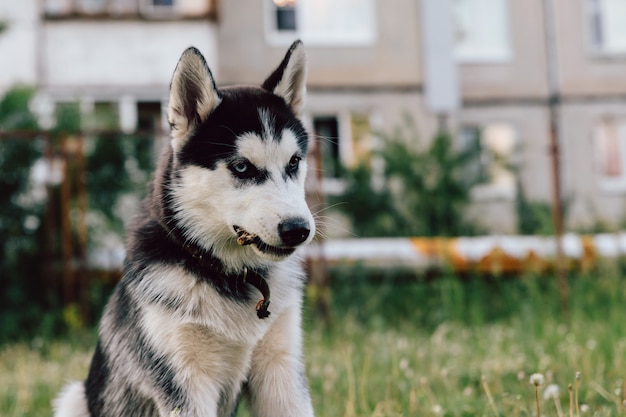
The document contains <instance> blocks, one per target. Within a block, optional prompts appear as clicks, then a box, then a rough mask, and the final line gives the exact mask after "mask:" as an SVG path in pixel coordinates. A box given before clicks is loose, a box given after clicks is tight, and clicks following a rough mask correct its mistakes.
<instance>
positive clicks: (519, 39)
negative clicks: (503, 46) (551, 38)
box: [459, 0, 576, 100]
mask: <svg viewBox="0 0 626 417" xmlns="http://www.w3.org/2000/svg"><path fill="white" fill-rule="evenodd" d="M565 1H568V2H571V0H565ZM542 3H543V1H542V0H510V1H509V2H508V5H509V10H508V11H509V22H510V36H511V48H512V58H511V59H510V60H507V61H504V62H492V63H489V62H487V63H481V62H475V63H471V62H470V63H461V64H460V66H459V75H460V82H461V92H462V97H463V98H464V99H466V100H468V99H469V100H476V99H478V100H494V99H515V100H519V99H528V98H537V97H545V96H546V94H547V76H546V58H545V57H546V50H545V32H544V16H543V9H542ZM572 3H576V2H575V1H574V2H572Z"/></svg>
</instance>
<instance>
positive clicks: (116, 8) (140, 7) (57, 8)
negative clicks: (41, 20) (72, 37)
mask: <svg viewBox="0 0 626 417" xmlns="http://www.w3.org/2000/svg"><path fill="white" fill-rule="evenodd" d="M44 4H45V12H46V16H48V17H64V16H72V15H76V16H81V15H98V16H108V17H113V18H116V17H119V16H137V15H142V16H144V17H157V18H161V17H173V16H174V15H175V12H178V11H179V10H177V8H176V6H177V2H176V0H44ZM182 6H183V7H181V9H182V10H180V12H181V13H183V14H184V15H190V16H193V15H203V14H206V13H208V11H209V9H210V5H209V1H208V0H203V1H197V2H196V1H193V2H187V3H185V4H183V5H182Z"/></svg>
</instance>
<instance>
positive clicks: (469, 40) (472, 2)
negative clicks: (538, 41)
mask: <svg viewBox="0 0 626 417" xmlns="http://www.w3.org/2000/svg"><path fill="white" fill-rule="evenodd" d="M452 18H453V22H454V25H455V39H454V43H455V55H456V57H457V59H458V60H460V61H478V62H482V61H487V62H501V61H507V60H509V59H511V57H512V52H511V41H510V33H509V30H510V28H509V15H508V1H507V0H452Z"/></svg>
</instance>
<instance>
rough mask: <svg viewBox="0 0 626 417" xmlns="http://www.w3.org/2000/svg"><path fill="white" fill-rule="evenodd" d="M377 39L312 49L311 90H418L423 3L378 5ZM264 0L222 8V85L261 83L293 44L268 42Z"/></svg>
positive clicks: (406, 0) (398, 0)
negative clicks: (393, 87)
mask: <svg viewBox="0 0 626 417" xmlns="http://www.w3.org/2000/svg"><path fill="white" fill-rule="evenodd" d="M375 4H376V27H377V29H376V39H375V41H374V42H373V43H372V44H370V45H358V46H346V45H339V46H324V45H319V44H318V45H316V44H311V45H306V44H305V46H306V50H307V56H308V60H309V86H310V87H341V88H350V87H362V86H368V87H372V86H400V87H402V86H407V85H410V86H416V85H420V84H421V82H422V74H421V64H420V56H421V54H420V43H419V27H418V23H417V22H418V21H419V15H418V12H419V10H418V2H417V1H415V0H390V1H376V2H375ZM265 7H266V5H265V4H264V1H260V0H248V1H237V2H234V1H224V2H222V3H221V4H220V30H219V43H220V73H221V77H220V80H219V82H220V83H222V84H231V83H260V82H261V81H262V80H263V79H264V78H265V77H266V76H267V75H268V74H269V72H270V71H271V70H272V69H273V68H274V67H275V66H276V65H277V64H278V63H279V62H280V60H281V59H282V57H283V56H284V54H285V52H286V50H287V48H288V47H289V41H286V42H285V43H284V44H282V45H275V44H274V45H272V44H271V43H270V42H268V40H267V39H266V30H265V26H264V25H265V19H264V16H265V13H266V9H265Z"/></svg>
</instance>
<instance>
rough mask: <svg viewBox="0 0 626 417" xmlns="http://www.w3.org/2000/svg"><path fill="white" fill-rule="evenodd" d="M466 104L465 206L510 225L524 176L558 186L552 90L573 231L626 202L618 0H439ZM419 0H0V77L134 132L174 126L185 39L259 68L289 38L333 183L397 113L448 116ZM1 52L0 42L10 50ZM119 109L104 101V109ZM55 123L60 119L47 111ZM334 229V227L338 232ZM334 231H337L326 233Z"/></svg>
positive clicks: (238, 72)
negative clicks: (473, 172) (175, 85)
mask: <svg viewBox="0 0 626 417" xmlns="http://www.w3.org/2000/svg"><path fill="white" fill-rule="evenodd" d="M442 3H447V7H448V8H449V17H450V19H449V25H450V30H451V31H452V34H453V48H452V50H451V51H450V53H451V54H452V58H453V61H454V63H455V65H456V67H455V70H456V73H457V74H458V85H459V91H458V94H459V98H460V100H459V102H460V105H459V107H458V109H457V110H456V111H454V112H452V113H450V114H448V115H447V123H446V125H447V127H448V128H449V129H450V130H451V131H452V132H453V134H454V138H455V141H456V145H457V146H459V147H463V146H468V144H478V145H479V146H480V148H481V157H480V161H478V164H479V165H480V166H479V169H481V170H483V171H484V172H485V173H486V175H485V178H486V180H485V181H484V183H483V184H481V185H478V186H476V187H474V189H473V190H472V198H473V204H472V208H471V210H470V212H469V213H468V216H470V217H472V218H474V220H475V221H476V222H478V223H481V224H482V225H483V226H484V227H486V228H487V229H488V230H491V231H492V232H495V233H513V232H515V231H516V230H517V226H516V222H517V214H516V210H515V207H516V198H517V196H518V195H519V192H520V187H521V188H522V189H523V192H524V195H525V196H526V198H527V199H528V200H530V201H537V202H544V203H550V202H551V201H552V198H553V196H552V194H553V187H552V166H553V165H552V163H553V162H552V159H551V148H550V120H551V119H550V104H551V103H552V104H553V105H554V109H555V113H554V114H555V115H556V126H557V127H558V132H557V133H558V143H559V145H560V146H559V149H560V176H561V183H562V187H563V191H562V197H563V199H564V200H565V201H566V205H565V206H566V213H565V214H566V217H565V219H566V225H567V228H569V229H570V230H579V229H584V228H587V229H589V228H593V227H595V226H597V225H598V224H600V223H602V224H606V225H609V226H610V227H611V228H616V227H619V226H620V225H621V224H622V223H623V221H624V220H625V219H626V217H625V216H624V214H623V213H624V209H625V207H624V203H625V202H626V199H625V198H624V197H625V196H626V29H624V27H625V26H624V25H623V24H622V22H624V21H626V3H625V2H624V1H622V0H447V1H443V0H442ZM423 5H424V4H423V1H420V0H390V1H384V2H383V1H381V0H333V1H330V0H232V1H221V2H217V0H213V1H211V0H202V1H200V0H79V1H72V0H24V1H21V2H13V1H9V0H0V21H2V20H4V21H7V22H8V26H7V29H6V30H5V31H4V33H3V34H2V35H0V56H1V57H3V58H2V61H3V62H2V67H1V68H2V70H0V90H5V89H6V88H8V87H9V86H10V85H13V84H16V83H22V84H30V85H35V86H37V88H38V92H39V94H38V100H37V103H36V107H37V108H38V111H39V113H41V114H42V115H43V119H44V121H45V120H46V115H48V119H50V118H51V115H52V114H53V111H54V108H55V106H57V105H58V103H64V102H76V101H77V102H79V103H80V105H81V110H82V111H83V112H85V113H89V112H94V111H98V110H101V109H102V108H108V109H109V111H113V112H114V113H116V114H118V115H119V120H118V122H119V126H120V127H121V128H122V129H123V130H127V131H132V130H134V129H137V128H140V129H141V128H144V127H146V126H149V125H152V126H154V125H159V124H160V127H163V128H164V127H166V126H165V123H164V118H163V106H164V105H165V104H166V100H167V89H168V84H169V79H170V76H171V74H172V71H173V69H174V65H175V64H176V61H177V59H178V57H179V55H180V53H181V51H182V50H183V49H184V48H186V47H187V46H189V45H192V44H193V45H195V46H197V47H198V48H199V49H200V50H201V51H202V52H203V53H204V54H205V56H206V57H207V60H208V61H209V65H210V66H211V68H212V70H213V72H214V75H215V77H216V79H217V81H218V83H219V84H232V83H244V84H258V83H260V82H261V81H262V80H263V79H264V78H265V77H266V76H267V75H268V73H269V72H270V71H271V70H272V69H273V67H274V66H275V65H276V63H277V62H279V60H280V59H281V58H282V56H283V55H284V52H285V50H286V48H287V47H288V46H289V45H290V43H291V42H292V41H293V40H295V39H302V40H303V41H304V43H305V46H306V49H307V56H308V61H309V75H308V91H309V94H308V101H307V106H306V113H305V122H306V124H307V125H308V127H309V129H310V131H311V132H312V133H313V134H314V135H315V137H316V138H323V139H322V140H319V141H316V143H317V144H318V145H319V149H317V150H315V152H318V153H319V156H320V158H319V160H320V161H321V162H320V169H321V171H319V172H321V174H318V173H317V172H314V173H313V176H315V177H319V178H317V179H318V181H317V182H316V183H315V184H314V185H313V186H314V187H316V191H315V192H316V193H321V194H340V193H341V191H342V187H343V186H344V182H343V180H342V178H343V173H344V172H345V169H346V168H349V167H351V166H354V165H355V164H356V163H357V162H358V161H359V160H360V159H361V158H363V157H364V155H367V154H368V152H370V151H371V149H374V148H376V147H377V146H380V141H381V140H382V139H381V138H382V137H384V135H385V134H386V133H391V132H392V131H393V130H394V129H396V128H398V127H401V126H402V125H403V123H405V120H406V119H407V116H408V118H409V119H410V120H412V123H413V124H414V125H415V127H416V129H417V131H418V132H419V138H418V139H419V140H420V141H422V140H423V141H429V140H430V139H431V138H432V137H433V136H434V134H435V132H436V131H437V129H438V126H439V123H440V118H439V116H441V115H438V114H435V113H434V112H433V111H432V110H430V109H429V107H428V104H427V102H426V99H425V91H427V90H428V88H429V85H432V84H431V83H432V82H433V81H432V80H429V79H428V77H427V76H426V75H425V74H426V73H425V71H424V66H425V65H424V64H425V59H429V58H428V57H427V56H426V55H425V54H424V40H423V39H422V37H423V33H422V31H421V28H422V25H423V21H422V18H423V11H424V10H423ZM6 57H10V58H9V59H7V58H6ZM111 109H112V110H111ZM50 123H52V122H51V121H50ZM338 233H339V234H340V232H338ZM330 234H331V235H332V233H330Z"/></svg>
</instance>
